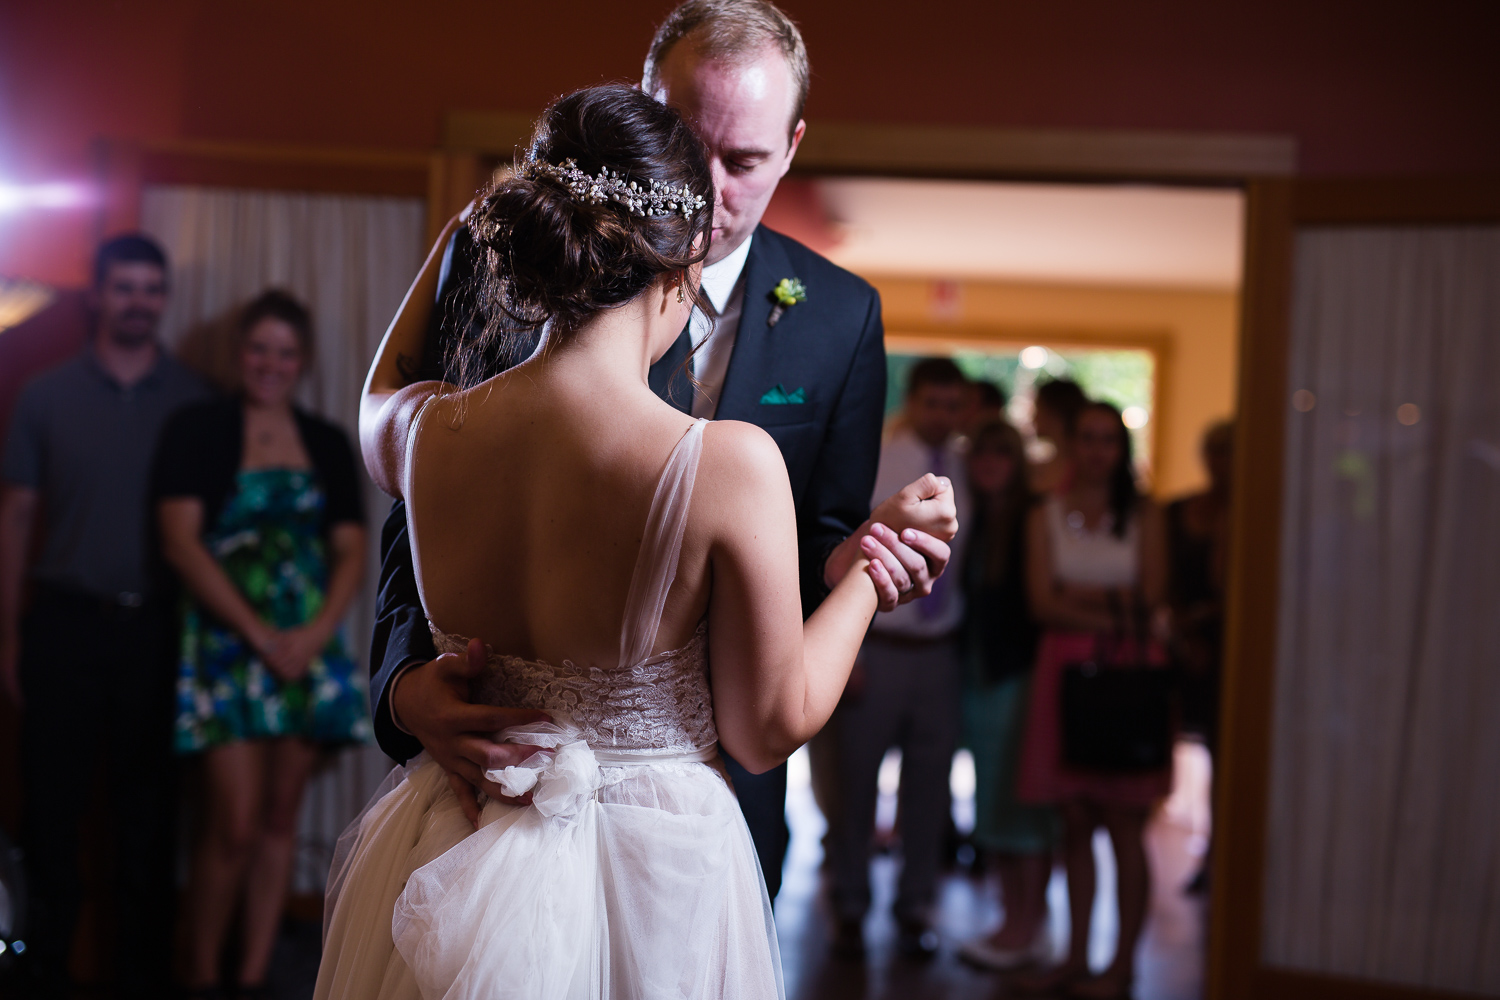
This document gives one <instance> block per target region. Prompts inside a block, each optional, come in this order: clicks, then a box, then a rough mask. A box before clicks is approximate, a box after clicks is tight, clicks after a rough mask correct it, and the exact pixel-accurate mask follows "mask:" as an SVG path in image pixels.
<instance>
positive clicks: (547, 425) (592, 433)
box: [406, 363, 708, 666]
mask: <svg viewBox="0 0 1500 1000" xmlns="http://www.w3.org/2000/svg"><path fill="white" fill-rule="evenodd" d="M549 369H550V366H547V365H543V364H540V363H533V364H530V365H526V366H522V368H520V369H516V370H513V371H512V372H510V373H508V374H506V375H502V376H500V377H499V378H497V379H494V380H492V381H491V382H489V383H486V384H484V385H482V386H480V387H479V388H477V389H475V390H472V391H470V392H467V393H459V394H452V395H446V396H440V397H436V398H433V399H432V401H431V402H430V403H429V404H427V405H426V406H425V408H424V410H423V412H422V415H421V418H420V419H419V422H418V426H417V428H416V430H415V431H414V434H413V439H412V444H411V451H410V454H409V456H408V467H409V470H410V473H409V476H408V479H407V485H406V499H407V511H408V518H409V523H410V528H411V539H412V551H413V556H414V558H415V562H416V572H417V581H418V584H419V586H420V588H421V592H422V600H423V605H424V607H425V608H426V610H427V614H428V616H429V618H430V619H431V621H432V622H433V624H434V625H435V626H436V627H437V628H439V629H440V630H442V631H444V632H447V633H450V634H457V635H466V636H482V637H483V638H484V640H485V641H486V642H487V643H489V644H490V645H491V646H492V647H493V648H494V649H495V650H496V651H497V652H502V653H506V654H510V655H514V656H520V657H523V658H526V659H538V660H546V661H549V662H554V663H557V662H561V661H562V660H564V659H568V660H573V661H575V662H578V663H590V664H597V665H600V666H613V665H614V664H615V662H616V660H617V659H618V657H619V656H620V655H621V650H620V648H619V643H620V625H621V620H622V617H623V615H624V612H625V602H626V596H627V593H628V592H629V589H630V583H631V576H632V573H633V571H634V568H635V564H636V559H637V556H638V553H639V551H640V546H641V538H642V533H643V531H644V529H645V526H646V518H647V514H648V511H649V509H650V506H651V500H652V496H653V494H654V492H655V489H656V484H657V481H658V479H659V477H660V475H661V472H662V469H663V467H664V466H665V465H666V462H667V457H668V455H669V454H670V453H671V452H672V449H673V448H674V447H675V446H676V445H677V443H678V442H679V441H680V440H681V439H682V436H683V434H684V433H685V432H686V431H687V429H688V428H689V427H690V426H691V425H692V422H693V421H692V418H690V417H688V416H687V415H685V414H682V413H679V412H678V411H676V410H673V409H671V408H670V407H667V406H665V405H663V404H661V403H660V402H659V401H657V400H656V399H655V398H654V397H647V398H644V399H643V398H635V399H623V400H622V399H620V398H619V396H618V395H616V394H613V393H611V394H610V398H601V396H602V394H601V393H599V392H588V391H583V392H579V391H575V390H574V386H573V381H574V380H572V379H570V378H569V377H568V375H569V374H571V373H569V372H564V373H561V375H560V376H559V375H558V374H557V373H555V372H554V371H552V370H549ZM583 388H584V389H585V390H586V388H587V387H583ZM704 520H705V519H704V518H703V517H701V516H699V517H696V518H695V517H693V516H692V513H690V516H689V520H688V528H687V531H686V533H685V537H684V541H683V549H682V557H681V561H680V563H679V566H678V572H677V578H676V583H675V584H674V585H673V587H672V588H671V590H670V591H669V593H668V599H667V605H666V608H665V610H664V613H663V616H662V624H661V629H660V631H659V632H658V634H657V643H656V649H655V650H654V651H653V652H661V651H663V650H667V649H675V648H678V647H680V646H681V645H683V644H684V643H686V641H687V640H688V639H689V638H690V637H691V634H692V632H693V629H694V628H695V627H696V625H697V623H698V622H699V621H700V620H701V619H702V617H703V614H704V611H705V609H706V607H707V604H708V586H707V577H708V544H707V541H708V538H707V532H705V531H704V530H703V529H704V527H705V525H704V523H703V522H704Z"/></svg>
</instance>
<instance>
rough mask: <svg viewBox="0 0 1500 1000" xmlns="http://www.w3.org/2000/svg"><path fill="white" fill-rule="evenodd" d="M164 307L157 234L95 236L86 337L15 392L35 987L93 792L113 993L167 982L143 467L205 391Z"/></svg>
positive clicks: (166, 760) (167, 693)
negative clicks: (166, 337)
mask: <svg viewBox="0 0 1500 1000" xmlns="http://www.w3.org/2000/svg"><path fill="white" fill-rule="evenodd" d="M166 304H167V258H166V254H164V253H163V252H162V250H161V248H160V247H159V246H157V245H156V244H155V243H154V242H152V241H151V240H149V239H147V238H146V237H144V236H134V235H132V236H120V237H116V238H115V239H112V240H110V241H109V242H107V243H105V244H104V245H103V246H101V247H100V248H99V251H98V253H97V255H96V257H95V262H94V285H93V291H92V306H93V309H94V312H95V317H96V323H97V326H96V328H95V333H94V337H93V340H92V341H91V342H90V344H89V346H88V347H87V348H86V349H85V350H84V352H83V354H82V355H80V356H79V357H78V358H77V359H76V360H73V361H70V362H68V363H66V364H64V365H62V366H60V367H58V368H55V369H53V370H52V371H50V372H47V373H45V374H43V375H40V376H38V377H37V378H36V379H34V380H33V381H32V382H31V383H30V384H28V385H27V386H26V388H25V389H24V390H22V392H21V396H20V399H19V400H18V401H17V403H16V409H15V415H14V417H13V419H12V422H11V426H10V433H9V435H8V438H7V441H6V446H5V459H4V465H3V473H0V479H3V481H4V488H3V494H0V681H3V683H4V686H5V690H6V693H7V695H8V696H9V697H10V698H11V699H13V700H14V701H15V703H16V704H18V705H21V704H24V711H23V714H22V724H21V771H22V774H21V780H22V788H23V793H24V796H25V802H24V806H25V820H24V832H23V841H24V846H25V851H26V867H27V877H28V879H29V881H30V896H31V900H32V903H33V907H34V909H33V911H32V914H31V920H32V924H31V926H32V930H31V933H30V934H29V935H28V939H29V941H28V943H29V945H30V949H29V950H30V959H31V963H32V971H33V973H34V975H35V977H36V979H37V992H38V994H39V995H42V996H50V995H53V994H54V993H55V994H59V995H60V994H62V993H63V992H64V991H65V990H66V989H67V964H68V957H69V953H70V952H71V950H72V946H73V936H74V930H75V925H76V923H77V917H78V907H79V902H80V900H81V883H80V881H79V873H78V860H79V856H78V855H79V827H80V824H81V823H82V821H83V818H84V815H85V813H86V812H87V813H88V814H89V816H90V817H91V818H93V819H98V818H99V812H98V810H97V809H96V808H94V807H95V806H98V805H101V804H102V805H104V806H105V807H106V809H107V811H108V813H109V815H108V817H107V819H104V822H106V823H107V824H108V825H109V826H110V827H111V829H112V830H113V839H114V841H115V844H116V848H117V850H116V856H115V859H114V870H115V875H116V891H117V896H116V900H115V905H116V909H117V911H118V919H117V920H116V922H115V926H116V927H118V934H117V936H116V941H115V942H114V944H115V945H116V947H115V948H114V951H115V955H114V967H115V969H116V970H117V972H118V975H119V980H120V993H121V994H122V995H124V996H131V997H136V996H141V997H146V996H149V997H160V996H162V995H164V993H165V992H167V990H168V988H169V979H168V967H169V948H170V941H171V936H172V935H171V927H172V905H171V904H172V868H171V860H172V817H173V801H174V798H173V788H172V773H173V772H172V767H171V759H172V755H171V731H172V726H171V721H170V720H171V703H172V702H171V699H172V695H171V691H172V678H171V670H170V666H169V664H170V659H169V653H168V652H167V649H168V646H167V641H168V639H167V634H166V630H167V628H168V625H167V623H168V621H169V616H168V615H167V614H166V611H165V608H164V607H163V605H164V603H166V602H165V600H164V595H163V592H162V587H161V586H160V584H161V582H162V581H161V580H160V579H158V578H157V575H156V574H154V573H153V572H152V560H151V559H150V558H149V557H148V551H149V549H150V547H151V546H150V545H149V543H148V537H147V536H148V522H149V518H148V481H149V475H150V468H151V453H152V449H154V448H155V447H156V440H157V436H158V434H159V433H160V431H161V428H162V425H163V424H164V423H165V422H166V420H167V417H168V416H169V415H170V414H171V413H172V412H173V411H174V410H176V409H178V408H179V407H180V406H182V405H183V404H184V403H188V402H191V401H193V400H195V399H198V398H200V397H202V396H203V395H204V394H205V392H206V390H205V388H204V387H203V385H202V384H201V383H200V382H199V381H198V379H197V378H196V377H194V376H193V375H192V374H191V373H189V372H188V371H187V369H185V368H183V367H182V366H180V365H179V364H177V362H175V361H173V360H172V359H171V358H170V357H169V356H168V355H167V353H166V351H165V350H164V349H163V348H162V347H161V345H160V344H159V343H158V341H157V327H158V326H159V325H160V323H161V316H162V312H163V310H164V309H165V308H166ZM38 520H39V521H40V524H41V525H42V526H43V534H42V537H41V539H40V540H39V541H40V545H39V549H40V556H39V558H38V560H37V563H36V565H35V566H34V567H33V568H32V571H31V576H30V582H31V602H30V611H29V613H28V614H27V615H26V619H25V622H24V624H22V622H21V597H22V583H23V578H24V577H25V566H26V559H27V554H28V552H29V550H30V548H31V544H32V532H33V528H34V526H36V525H37V523H38ZM94 775H99V776H101V777H107V778H108V780H109V787H110V793H111V794H110V797H109V799H108V800H107V802H105V803H98V802H97V801H96V800H95V799H93V798H91V789H90V787H89V781H88V779H89V778H90V777H91V776H94Z"/></svg>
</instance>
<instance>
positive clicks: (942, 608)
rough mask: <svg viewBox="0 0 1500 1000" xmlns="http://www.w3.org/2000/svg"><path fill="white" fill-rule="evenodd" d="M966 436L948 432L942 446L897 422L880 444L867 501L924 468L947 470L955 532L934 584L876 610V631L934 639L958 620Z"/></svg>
mask: <svg viewBox="0 0 1500 1000" xmlns="http://www.w3.org/2000/svg"><path fill="white" fill-rule="evenodd" d="M965 445H966V442H965V441H964V439H963V438H961V437H959V436H958V435H956V434H955V435H954V436H953V437H951V438H949V439H948V440H947V442H946V443H945V444H943V446H942V447H941V448H937V449H933V448H930V447H928V445H926V444H925V443H924V442H923V441H922V440H921V439H920V438H918V437H917V436H916V434H914V433H912V430H911V428H910V427H898V428H896V429H895V430H894V431H892V432H891V435H890V437H889V438H887V439H886V441H885V443H884V444H883V445H881V447H880V471H879V472H878V473H877V474H876V476H875V495H874V497H872V498H871V500H870V503H871V504H872V505H873V504H878V503H880V502H881V501H882V500H885V499H887V498H888V497H890V496H891V494H893V493H895V492H896V491H897V490H899V489H901V488H902V487H903V486H906V485H907V484H909V483H912V482H915V481H916V480H918V479H921V478H922V477H923V476H925V475H926V474H927V473H929V472H935V473H937V474H938V475H940V476H947V477H948V479H949V480H950V481H951V482H952V483H953V502H954V506H955V507H957V509H958V525H959V529H958V530H959V534H958V537H956V538H955V539H953V541H952V542H950V543H948V544H949V546H950V547H951V548H952V551H953V557H952V559H950V560H949V562H948V568H947V571H946V572H944V573H943V575H942V576H941V577H939V578H938V580H936V581H935V582H934V584H933V588H932V594H931V596H929V597H923V598H919V599H917V600H914V601H908V602H907V603H905V604H903V605H901V606H900V607H898V608H896V609H895V610H893V611H888V612H886V613H884V614H880V615H876V616H875V624H874V628H875V631H877V632H884V633H887V634H889V635H899V636H904V637H907V638H911V639H938V638H942V637H944V636H948V635H951V634H953V633H954V632H956V631H957V630H958V626H959V623H960V622H962V621H963V616H964V600H963V588H962V587H961V586H960V582H961V580H962V573H963V568H962V566H960V565H959V564H960V562H961V559H960V556H961V553H962V552H963V544H964V534H963V532H964V528H965V526H967V524H968V523H969V507H970V502H969V476H968V470H967V468H966V466H965V454H966V452H967V448H966V447H965Z"/></svg>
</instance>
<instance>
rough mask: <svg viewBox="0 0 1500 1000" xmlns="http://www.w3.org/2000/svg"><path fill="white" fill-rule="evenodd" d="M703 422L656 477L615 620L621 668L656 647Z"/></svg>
mask: <svg viewBox="0 0 1500 1000" xmlns="http://www.w3.org/2000/svg"><path fill="white" fill-rule="evenodd" d="M707 424H708V421H707V420H703V419H699V420H695V421H693V425H692V426H691V427H689V428H688V429H687V433H685V434H683V435H682V439H681V440H680V441H678V442H677V446H676V447H675V448H673V449H672V454H671V455H670V456H669V457H668V458H667V466H666V468H665V469H663V470H662V473H661V479H659V480H657V483H656V495H655V496H654V497H652V499H651V513H650V514H648V515H647V516H646V534H645V536H644V537H642V539H641V551H640V555H638V556H636V559H635V572H634V573H633V574H632V575H631V577H630V594H629V596H628V597H626V599H625V620H624V621H623V622H621V623H620V665H621V666H622V667H626V666H631V665H634V664H636V663H640V662H641V661H642V660H644V659H646V658H647V657H648V656H650V655H651V650H652V649H653V648H655V646H656V632H657V629H659V628H660V627H661V612H662V608H664V607H665V606H666V603H667V591H668V590H670V589H671V587H672V581H673V580H675V579H676V578H677V561H678V559H679V558H681V556H682V533H683V530H684V529H685V528H686V527H687V515H688V507H689V503H690V501H691V500H692V497H693V480H694V479H695V478H696V477H697V475H698V459H699V458H700V457H702V455H703V428H704V426H706V425H707Z"/></svg>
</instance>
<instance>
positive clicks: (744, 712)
mask: <svg viewBox="0 0 1500 1000" xmlns="http://www.w3.org/2000/svg"><path fill="white" fill-rule="evenodd" d="M710 434H711V435H712V442H713V443H712V447H710V448H706V449H705V450H704V466H705V468H704V470H703V472H700V474H699V481H698V486H697V487H695V497H694V500H695V503H696V502H701V501H706V503H705V504H704V506H703V507H702V508H701V509H703V510H706V511H711V512H712V513H711V514H710V515H709V516H710V517H711V519H712V528H711V530H712V531H713V532H714V536H713V537H714V542H713V543H712V548H711V550H710V562H711V572H712V575H713V579H712V596H711V598H710V600H709V609H708V613H709V644H710V647H709V658H710V662H711V663H712V664H713V670H712V677H713V696H714V720H715V723H716V724H717V726H718V730H719V740H720V742H721V743H722V744H723V746H724V749H725V750H727V751H728V752H729V753H730V755H731V756H733V757H734V759H735V760H737V761H739V762H740V763H741V764H743V765H744V766H745V767H746V768H748V769H750V770H751V771H756V772H759V771H765V770H769V769H770V768H772V767H775V766H776V765H777V764H779V763H781V762H782V761H783V760H785V759H786V758H787V757H788V756H790V755H791V753H792V751H794V750H796V749H797V748H798V747H799V746H801V745H802V744H803V743H806V742H807V741H808V740H809V739H811V738H812V736H813V735H814V734H815V733H816V732H817V731H818V730H819V729H822V728H823V725H824V724H825V723H826V722H827V721H828V717H829V716H830V715H832V714H833V709H834V707H835V706H836V705H837V704H838V701H839V698H840V696H841V695H842V694H843V691H844V685H845V683H846V682H847V681H848V679H849V671H850V669H851V668H852V667H853V665H854V657H855V654H857V653H858V652H859V645H860V642H861V641H862V640H863V639H864V636H865V630H866V629H867V628H868V627H869V625H870V619H871V618H873V617H874V615H875V610H876V605H877V600H878V588H889V587H890V586H892V584H891V581H890V578H889V576H888V574H886V571H885V569H884V567H882V566H881V565H880V564H879V563H878V562H876V563H871V562H870V561H869V560H867V559H859V560H857V561H855V563H854V564H853V565H852V566H851V567H850V570H849V572H848V573H846V574H845V576H844V578H843V579H842V580H840V581H839V582H838V584H837V585H836V586H835V587H834V588H833V592H832V593H831V594H829V595H828V597H827V598H826V599H825V600H824V601H823V603H822V604H821V605H820V606H819V607H818V610H817V611H816V612H814V613H813V615H812V616H811V617H810V618H808V619H807V621H806V622H805V623H804V622H803V620H802V602H801V596H800V591H799V586H798V579H799V577H798V572H797V520H796V511H795V509H794V507H793V505H792V492H791V487H790V485H789V483H788V482H787V473H786V463H785V462H784V461H783V460H782V457H781V452H780V451H779V450H778V449H777V447H776V444H775V442H773V441H772V440H771V438H770V436H769V435H767V434H766V433H765V432H764V431H762V430H760V429H759V428H757V427H753V426H751V425H749V424H740V423H720V424H715V425H713V426H712V427H711V429H710ZM704 472H706V473H707V475H704ZM700 498H701V499H700Z"/></svg>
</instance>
